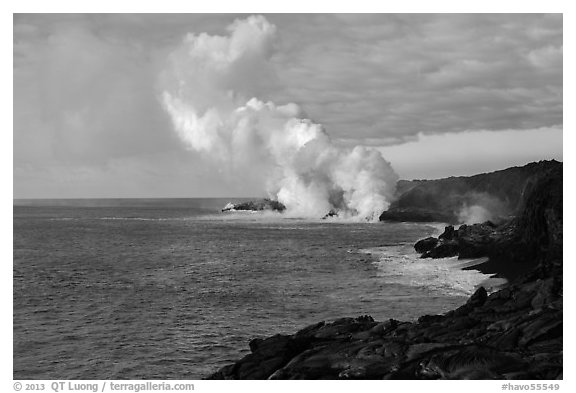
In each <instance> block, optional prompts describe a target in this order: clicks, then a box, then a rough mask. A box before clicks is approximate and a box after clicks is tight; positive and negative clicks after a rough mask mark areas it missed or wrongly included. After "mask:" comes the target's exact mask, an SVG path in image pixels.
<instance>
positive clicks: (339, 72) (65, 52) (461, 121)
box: [13, 14, 563, 198]
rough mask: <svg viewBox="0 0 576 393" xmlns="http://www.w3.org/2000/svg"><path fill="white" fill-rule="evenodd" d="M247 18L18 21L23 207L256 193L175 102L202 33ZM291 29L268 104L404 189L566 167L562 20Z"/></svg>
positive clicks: (376, 18)
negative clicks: (170, 99)
mask: <svg viewBox="0 0 576 393" xmlns="http://www.w3.org/2000/svg"><path fill="white" fill-rule="evenodd" d="M245 17H246V15H224V14H218V15H199V14H196V15H193V14H178V15H169V14H162V15H153V14H146V15H144V14H138V15H130V14H122V15H120V14H118V15H96V14H92V15H71V14H67V15H57V14H49V15H48V14H46V15H32V14H21V15H15V17H14V134H13V140H14V146H13V149H14V197H15V198H29V197H32V198H36V197H45V198H53V197H202V196H251V195H253V194H254V192H253V189H252V188H251V184H250V181H247V180H246V179H242V178H239V177H238V176H229V175H228V174H227V173H225V172H223V171H222V170H221V168H218V166H217V165H214V164H213V163H207V162H206V161H205V160H204V159H203V157H201V156H200V155H199V154H196V153H194V152H191V151H189V150H187V149H186V146H185V145H184V144H183V143H182V142H181V140H180V139H179V138H178V136H177V134H176V133H175V132H174V130H173V125H172V122H171V120H170V117H169V116H168V114H167V113H166V111H165V110H164V109H163V108H162V105H161V102H160V101H161V99H160V96H161V92H162V87H161V86H160V85H161V80H162V77H161V76H162V73H163V70H165V69H166V67H167V61H168V59H169V55H170V53H173V52H174V50H175V49H176V48H178V47H179V46H180V45H181V43H182V40H183V37H184V36H185V35H186V34H187V33H194V34H200V33H202V32H205V33H207V34H211V35H214V34H217V35H226V34H227V31H226V27H227V26H228V25H230V24H231V23H232V22H233V21H234V20H235V19H237V18H245ZM265 18H266V19H267V20H268V21H269V22H270V23H272V24H273V25H275V26H276V28H277V41H276V42H275V43H274V50H273V53H272V55H271V57H270V62H271V63H272V67H271V68H270V69H271V70H272V75H267V76H266V78H265V80H266V86H264V87H263V88H261V89H259V91H260V92H261V95H262V96H261V97H259V98H260V99H262V100H271V101H274V102H276V103H278V104H285V103H288V102H296V103H298V104H299V105H300V106H301V108H302V109H303V110H304V112H305V114H306V116H307V117H309V118H310V119H312V120H313V121H314V122H317V123H321V124H323V125H324V126H325V129H326V130H327V132H328V133H329V134H330V135H331V137H332V139H333V140H334V141H335V142H336V143H337V144H340V145H342V146H354V145H366V146H371V147H374V148H376V149H379V150H381V151H382V153H383V154H384V156H385V158H386V159H387V160H389V161H390V162H391V163H392V166H393V168H394V169H395V170H396V172H397V173H398V174H399V175H400V177H402V178H438V177H444V176H450V175H469V174H475V173H479V172H483V171H491V170H496V169H502V168H505V167H508V166H512V165H522V164H525V163H527V162H530V161H534V160H540V159H552V158H554V159H558V160H562V128H563V121H562V110H563V102H562V54H563V42H562V40H563V37H562V16H561V15H538V14H525V15H518V14H501V15H499V14H486V15H481V14H471V15H458V14H450V15H425V14H410V15H391V14H370V15H363V14H354V15H326V14H314V15H297V14H274V15H265Z"/></svg>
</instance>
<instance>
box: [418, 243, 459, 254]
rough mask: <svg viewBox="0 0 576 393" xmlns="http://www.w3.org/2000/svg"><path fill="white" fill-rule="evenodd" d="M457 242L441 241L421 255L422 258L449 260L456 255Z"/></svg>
mask: <svg viewBox="0 0 576 393" xmlns="http://www.w3.org/2000/svg"><path fill="white" fill-rule="evenodd" d="M458 250H459V248H458V242H457V241H455V240H443V241H440V242H438V244H437V245H436V247H434V248H433V249H431V250H430V251H427V252H425V253H424V254H422V258H449V257H454V256H456V255H458Z"/></svg>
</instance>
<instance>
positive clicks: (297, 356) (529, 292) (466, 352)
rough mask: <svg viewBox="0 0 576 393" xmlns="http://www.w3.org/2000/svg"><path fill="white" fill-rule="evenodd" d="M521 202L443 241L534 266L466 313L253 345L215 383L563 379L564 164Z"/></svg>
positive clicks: (304, 333)
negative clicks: (505, 215)
mask: <svg viewBox="0 0 576 393" xmlns="http://www.w3.org/2000/svg"><path fill="white" fill-rule="evenodd" d="M521 203H522V206H523V210H522V212H521V214H520V215H519V216H518V217H517V218H515V219H513V220H511V221H510V222H508V223H506V224H503V225H500V226H495V225H494V224H492V223H484V224H480V225H475V226H474V225H473V226H465V227H464V228H462V227H460V228H459V229H458V230H455V229H454V228H452V229H448V230H447V233H446V236H444V237H443V238H442V239H440V240H439V241H438V245H440V243H450V244H452V243H456V244H457V245H458V246H459V247H460V246H461V247H464V246H466V247H468V248H464V249H463V250H470V249H472V250H475V251H474V252H476V250H481V249H483V250H487V252H489V253H491V254H493V255H505V256H506V260H507V258H512V259H513V260H514V261H515V263H519V264H520V265H521V266H525V267H526V274H524V275H523V276H521V277H519V278H517V279H516V280H515V281H514V282H512V283H511V284H510V285H509V286H507V287H506V288H503V289H501V290H499V291H497V292H494V293H492V294H490V295H489V294H488V293H487V291H486V290H485V289H484V288H482V287H481V288H478V290H477V291H476V292H475V293H474V294H473V295H472V296H471V297H470V299H469V300H468V302H467V303H466V304H464V305H463V306H461V307H459V308H458V309H456V310H453V311H450V312H448V313H446V314H444V315H427V316H423V317H420V318H419V319H418V321H417V322H399V321H396V320H389V321H387V322H376V321H374V320H373V319H372V318H371V317H368V316H363V317H359V318H341V319H339V320H337V321H334V322H332V323H325V322H320V323H317V324H315V325H311V326H308V327H306V328H304V329H302V330H300V331H299V332H298V333H296V334H294V335H290V336H280V335H276V336H272V337H270V338H267V339H264V340H253V341H252V342H251V343H250V348H251V350H252V353H251V354H249V355H247V356H245V357H244V358H243V359H241V360H239V361H237V362H236V363H235V364H232V365H230V366H226V367H224V368H222V369H221V370H219V371H217V372H216V373H214V374H212V375H211V376H210V377H208V378H209V379H525V380H526V379H539V380H542V379H543V380H552V379H562V377H563V295H562V293H563V289H562V283H563V279H562V239H563V233H562V168H561V166H560V168H558V169H557V170H555V171H553V172H552V173H550V174H549V175H548V176H545V177H542V178H539V179H537V180H536V181H535V182H534V184H532V185H531V187H530V191H529V194H528V195H526V196H525V198H524V199H523V200H522V202H521ZM445 232H446V231H445ZM462 239H465V242H464V243H463V245H461V244H462V243H461V240H462ZM487 239H488V240H487ZM466 252H470V251H466ZM532 265H535V266H536V267H535V268H534V269H530V266H532ZM528 270H529V271H528Z"/></svg>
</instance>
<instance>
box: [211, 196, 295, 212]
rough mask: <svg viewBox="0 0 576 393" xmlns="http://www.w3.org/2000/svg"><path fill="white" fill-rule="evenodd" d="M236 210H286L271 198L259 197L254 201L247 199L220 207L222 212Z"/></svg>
mask: <svg viewBox="0 0 576 393" xmlns="http://www.w3.org/2000/svg"><path fill="white" fill-rule="evenodd" d="M238 210H245V211H262V210H270V211H278V212H283V211H284V210H286V206H284V205H283V204H282V203H280V202H278V201H273V200H271V199H267V198H265V199H260V200H256V201H248V202H242V203H236V204H232V203H229V204H228V205H226V206H225V207H224V209H222V211H223V212H226V211H238Z"/></svg>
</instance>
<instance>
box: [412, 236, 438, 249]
mask: <svg viewBox="0 0 576 393" xmlns="http://www.w3.org/2000/svg"><path fill="white" fill-rule="evenodd" d="M437 244H438V239H436V238H435V237H427V238H426V239H422V240H419V241H418V242H416V244H415V245H414V249H415V250H416V252H419V253H424V252H426V251H430V250H431V249H433V248H434V247H436V245H437Z"/></svg>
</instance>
